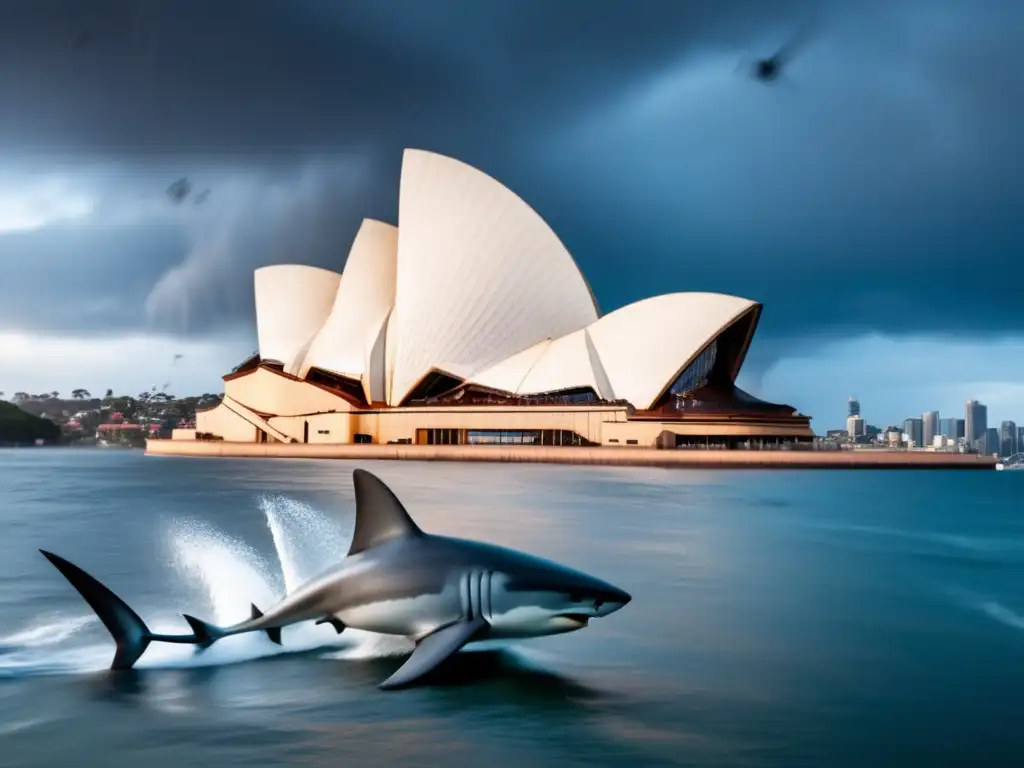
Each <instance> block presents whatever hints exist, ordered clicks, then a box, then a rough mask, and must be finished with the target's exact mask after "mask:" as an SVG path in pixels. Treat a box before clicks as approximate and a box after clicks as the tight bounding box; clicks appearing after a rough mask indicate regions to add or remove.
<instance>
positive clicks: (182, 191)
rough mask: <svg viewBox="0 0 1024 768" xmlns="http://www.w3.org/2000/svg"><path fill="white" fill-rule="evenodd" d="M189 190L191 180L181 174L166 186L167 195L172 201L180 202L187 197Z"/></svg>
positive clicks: (190, 188) (190, 189)
mask: <svg viewBox="0 0 1024 768" xmlns="http://www.w3.org/2000/svg"><path fill="white" fill-rule="evenodd" d="M191 191H192V182H190V181H189V180H188V179H187V178H186V177H184V176H182V177H181V178H180V179H178V180H177V181H176V182H174V183H173V184H171V186H169V187H168V188H167V196H168V197H169V198H171V200H172V201H173V202H174V203H181V202H183V201H184V200H185V198H186V197H188V195H189V192H191Z"/></svg>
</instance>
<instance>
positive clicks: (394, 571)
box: [40, 469, 632, 690]
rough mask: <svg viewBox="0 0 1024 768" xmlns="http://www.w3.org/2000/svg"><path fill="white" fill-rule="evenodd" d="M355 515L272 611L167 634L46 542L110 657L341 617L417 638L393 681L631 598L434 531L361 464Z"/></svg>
mask: <svg viewBox="0 0 1024 768" xmlns="http://www.w3.org/2000/svg"><path fill="white" fill-rule="evenodd" d="M352 479H353V485H354V488H355V507H356V509H355V527H354V531H353V535H352V542H351V545H350V547H349V550H348V553H347V554H346V555H345V556H344V557H343V558H342V559H341V560H340V561H339V562H338V563H337V564H336V565H335V566H333V567H331V568H329V569H327V570H326V571H324V572H323V573H321V574H320V575H318V576H316V577H314V578H312V579H310V580H309V581H308V582H306V583H305V584H303V585H301V586H300V587H298V588H297V589H295V590H294V591H293V592H292V593H290V594H288V595H287V596H285V597H284V598H283V599H282V600H280V601H279V602H278V603H276V604H275V605H272V606H270V607H269V608H268V609H267V610H266V611H261V610H260V609H259V608H257V607H256V606H255V605H252V606H251V611H250V618H248V619H246V620H244V621H241V622H238V623H237V624H233V625H231V626H226V627H220V626H216V625H214V624H212V623H210V622H207V621H203V620H202V619H198V618H196V617H195V616H191V615H189V614H183V616H184V619H185V621H187V622H188V624H189V626H190V628H191V630H192V632H191V634H180V635H174V634H157V633H153V632H151V631H150V630H149V628H148V627H147V626H146V624H145V623H144V622H143V620H142V619H141V618H140V617H139V615H138V614H137V613H135V611H133V610H132V609H131V608H130V607H129V606H128V605H127V604H126V603H125V602H124V601H122V600H121V599H120V598H119V597H118V596H117V595H115V594H114V593H113V592H111V591H110V590H109V589H107V587H105V586H104V585H103V584H101V583H100V582H99V581H97V580H96V579H94V578H93V577H92V576H90V575H89V574H88V573H86V572H85V571H83V570H82V569H81V568H79V567H78V566H76V565H74V564H72V563H71V562H69V561H67V560H65V559H64V558H61V557H59V556H57V555H55V554H53V553H52V552H47V551H45V550H40V552H42V554H43V555H44V556H45V557H46V558H47V559H48V560H49V561H50V562H51V563H52V564H53V565H54V566H55V567H56V568H57V570H59V571H60V572H61V574H63V575H64V577H65V578H66V579H67V580H68V581H69V582H70V583H71V585H72V586H73V587H74V588H75V589H76V590H78V592H79V593H80V594H81V596H82V597H83V598H84V599H85V601H86V602H87V603H88V604H89V605H90V606H91V607H92V609H93V610H94V611H95V612H96V614H97V616H99V618H100V620H101V621H102V622H103V624H104V626H105V627H106V628H107V630H108V631H109V632H110V634H111V636H112V637H113V639H114V641H115V643H116V646H117V649H116V651H115V654H114V658H113V661H112V662H111V669H130V668H131V667H132V666H134V664H135V662H136V661H138V659H139V658H140V657H141V656H142V654H143V653H144V652H145V650H146V648H147V647H148V646H149V644H150V643H152V642H164V643H187V644H192V645H194V646H196V647H197V649H198V650H199V651H201V650H202V649H205V648H208V647H209V646H211V645H212V644H213V643H215V642H217V641H218V640H221V639H222V638H225V637H229V636H231V635H238V634H242V633H246V632H263V633H265V634H266V635H267V637H269V638H270V640H271V641H272V642H274V643H277V644H281V642H282V638H281V630H282V628H284V627H286V626H289V625H292V624H298V623H300V622H308V621H313V622H315V623H316V624H325V623H326V624H330V625H331V626H332V627H333V628H334V629H335V631H336V632H337V633H339V634H340V633H342V632H344V631H345V630H346V629H348V628H353V629H359V630H364V631H368V632H374V633H379V634H385V635H399V636H402V637H405V638H408V639H409V640H410V641H412V643H413V645H414V650H413V652H412V655H411V656H409V658H408V659H407V660H406V661H405V663H404V664H402V666H401V667H399V668H398V670H396V671H395V672H394V673H393V674H392V675H391V676H390V677H388V678H387V679H386V680H384V681H383V682H381V683H380V684H379V686H378V687H379V688H381V689H382V690H393V689H398V688H404V687H408V686H411V685H413V684H417V683H420V682H421V681H422V680H423V679H424V678H425V677H427V676H428V675H430V673H432V672H434V670H436V669H437V668H438V667H440V666H441V665H442V664H443V663H444V662H445V661H446V660H448V659H449V658H450V657H451V656H453V655H454V654H456V653H458V652H459V651H460V650H461V649H462V648H463V647H464V646H466V645H467V644H469V643H476V642H481V641H489V640H519V639H526V638H535V637H544V636H550V635H558V634H564V633H567V632H575V631H577V630H580V629H583V628H584V627H586V626H588V625H589V623H590V622H591V621H592V620H593V619H597V618H603V617H605V616H608V615H609V614H612V613H614V612H616V611H618V610H619V609H621V608H623V607H624V606H625V605H626V604H628V603H629V602H630V601H631V600H632V597H631V595H630V594H629V593H628V592H626V591H625V590H623V589H620V588H619V587H616V586H614V585H612V584H610V583H608V582H606V581H603V580H601V579H599V578H597V577H595V576H591V575H589V574H586V573H584V572H582V571H579V570H576V569H574V568H571V567H568V566H566V565H562V564H559V563H556V562H553V561H551V560H547V559H544V558H541V557H538V556H535V555H531V554H527V553H525V552H521V551H519V550H514V549H510V548H506V547H502V546H498V545H496V544H490V543H486V542H481V541H476V540H470V539H460V538H453V537H448V536H440V535H435V534H430V533H427V532H425V531H423V530H422V529H421V528H420V527H419V526H418V525H417V524H416V522H415V521H414V520H413V519H412V517H411V516H410V515H409V513H408V512H407V511H406V509H405V507H404V506H403V505H402V503H401V502H400V501H399V499H398V497H397V496H396V495H395V494H394V493H393V492H392V490H391V489H390V488H389V487H388V486H387V485H386V484H385V483H384V482H383V481H381V480H380V478H378V477H377V476H376V475H374V474H372V473H370V472H368V471H366V470H364V469H356V470H354V471H353V474H352Z"/></svg>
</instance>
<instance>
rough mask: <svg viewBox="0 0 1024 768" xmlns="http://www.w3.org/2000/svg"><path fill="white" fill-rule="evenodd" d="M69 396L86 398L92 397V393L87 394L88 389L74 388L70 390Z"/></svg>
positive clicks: (78, 398) (76, 398)
mask: <svg viewBox="0 0 1024 768" xmlns="http://www.w3.org/2000/svg"><path fill="white" fill-rule="evenodd" d="M71 397H73V398H74V399H75V400H85V399H86V398H90V397H92V395H90V394H89V390H88V389H76V390H73V391H72V392H71Z"/></svg>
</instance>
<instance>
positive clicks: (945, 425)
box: [939, 419, 960, 440]
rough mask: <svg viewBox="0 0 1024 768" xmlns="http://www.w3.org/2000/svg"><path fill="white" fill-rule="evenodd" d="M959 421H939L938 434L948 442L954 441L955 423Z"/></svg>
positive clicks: (955, 434)
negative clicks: (948, 440) (946, 438)
mask: <svg viewBox="0 0 1024 768" xmlns="http://www.w3.org/2000/svg"><path fill="white" fill-rule="evenodd" d="M958 421H960V419H939V434H940V435H943V436H945V437H948V438H949V439H950V440H956V439H957V437H958V435H957V433H956V432H957V422H958Z"/></svg>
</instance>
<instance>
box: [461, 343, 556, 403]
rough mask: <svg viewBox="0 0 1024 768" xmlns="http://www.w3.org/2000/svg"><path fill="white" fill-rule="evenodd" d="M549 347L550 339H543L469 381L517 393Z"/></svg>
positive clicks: (475, 375)
mask: <svg viewBox="0 0 1024 768" xmlns="http://www.w3.org/2000/svg"><path fill="white" fill-rule="evenodd" d="M550 345H551V339H544V341H541V342H538V343H537V344H534V345H533V346H532V347H527V348H526V349H524V350H523V351H522V352H517V353H516V354H514V355H512V356H511V357H506V358H505V359H504V360H502V361H500V362H498V363H496V364H494V365H492V366H490V367H489V368H485V369H484V370H482V371H480V372H478V373H475V374H473V376H472V377H471V378H470V381H471V382H472V383H473V384H478V385H479V386H481V387H486V388H487V389H495V390H498V391H499V392H518V391H519V386H520V385H521V384H522V383H523V379H525V378H526V375H527V374H528V373H529V372H530V369H531V368H533V366H534V365H536V363H537V360H539V359H540V357H541V355H543V354H544V351H545V350H546V349H547V348H548V347H549V346H550Z"/></svg>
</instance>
